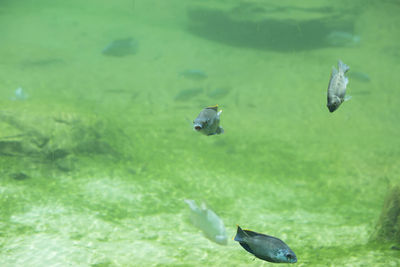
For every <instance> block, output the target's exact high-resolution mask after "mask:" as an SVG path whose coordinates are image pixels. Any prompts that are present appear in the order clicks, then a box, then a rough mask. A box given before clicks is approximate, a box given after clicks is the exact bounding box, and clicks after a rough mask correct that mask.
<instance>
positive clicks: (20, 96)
mask: <svg viewBox="0 0 400 267" xmlns="http://www.w3.org/2000/svg"><path fill="white" fill-rule="evenodd" d="M28 97H29V95H28V94H27V93H26V92H25V91H24V89H22V87H18V88H17V89H15V91H14V93H13V96H12V97H11V100H13V101H21V100H26V99H28Z"/></svg>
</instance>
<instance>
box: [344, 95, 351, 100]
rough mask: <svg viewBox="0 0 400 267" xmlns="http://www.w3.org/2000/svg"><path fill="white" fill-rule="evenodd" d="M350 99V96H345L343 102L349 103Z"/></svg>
mask: <svg viewBox="0 0 400 267" xmlns="http://www.w3.org/2000/svg"><path fill="white" fill-rule="evenodd" d="M351 98H352V96H351V95H347V96H345V97H344V101H349V100H350V99H351Z"/></svg>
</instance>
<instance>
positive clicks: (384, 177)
mask: <svg viewBox="0 0 400 267" xmlns="http://www.w3.org/2000/svg"><path fill="white" fill-rule="evenodd" d="M341 3H343V6H346V9H347V7H349V9H348V10H350V11H348V13H351V14H352V15H353V17H354V18H353V19H352V23H354V24H353V26H354V30H355V31H356V32H357V34H360V35H361V37H362V39H361V42H360V45H359V46H358V47H357V49H355V48H327V47H320V45H319V44H316V45H318V46H319V47H320V49H318V50H313V49H303V50H302V51H301V52H299V51H296V49H293V50H290V49H287V48H288V47H289V48H295V43H291V44H287V45H285V46H284V48H285V49H283V50H284V51H281V52H276V51H273V50H269V49H266V48H262V49H259V46H260V42H258V43H252V42H251V39H250V40H240V39H238V38H240V36H238V35H235V36H233V34H235V31H234V29H232V28H229V27H230V25H228V24H225V21H226V20H225V21H222V22H221V23H222V24H223V25H222V26H224V27H228V28H227V29H228V30H229V32H228V33H224V34H223V35H222V37H227V34H229V35H230V36H228V37H230V38H231V40H233V41H234V43H232V42H231V43H230V41H229V38H224V39H223V41H222V42H218V40H216V39H218V38H208V39H207V36H210V35H207V34H210V33H207V32H204V29H202V31H203V32H201V34H199V33H197V34H192V33H193V32H192V33H191V32H190V31H189V30H188V27H187V26H191V27H192V26H193V24H195V23H196V21H193V20H192V18H188V17H187V14H188V13H187V10H188V8H190V9H191V10H193V8H194V9H199V8H198V6H203V7H205V8H207V10H208V11H209V14H212V19H214V20H218V17H216V16H215V14H217V13H218V12H220V13H221V12H222V13H223V14H229V16H230V17H229V19H231V20H234V22H235V23H241V24H240V25H241V26H243V25H244V26H245V28H246V27H247V28H248V27H251V25H256V24H257V21H261V22H262V23H261V28H260V29H259V30H261V31H265V29H266V28H265V24H264V23H263V21H265V18H266V17H268V16H274V21H279V20H280V19H279V17H280V16H284V14H283V13H284V12H283V13H282V12H276V10H290V16H293V17H295V18H296V19H301V18H302V16H307V17H308V16H310V17H313V19H314V18H315V19H317V16H322V17H323V16H325V15H324V14H326V13H329V12H330V10H334V11H335V12H336V13H337V14H340V12H342V11H343V9H342V8H336V7H337V5H335V6H332V5H331V4H330V3H329V2H328V1H322V2H321V1H313V2H312V3H311V2H310V3H307V4H302V3H298V2H296V1H289V2H288V5H285V4H281V5H282V6H277V7H274V6H272V7H271V5H268V6H266V7H264V6H262V5H263V3H261V2H260V1H251V3H250V6H255V7H257V14H256V15H257V16H256V17H254V18H251V16H249V14H248V13H246V12H254V10H255V9H251V8H249V9H246V10H244V11H245V14H243V13H242V14H241V15H240V16H236V17H234V13H235V12H238V10H237V6H238V3H237V2H235V1H232V2H231V1H224V2H218V3H216V2H213V1H201V3H200V1H193V3H192V2H187V3H186V2H185V4H182V1H170V2H169V3H168V4H167V3H164V2H160V1H150V2H148V3H147V2H146V3H145V2H141V1H136V4H135V10H134V12H133V11H132V10H130V9H128V8H127V6H126V4H127V2H126V1H125V2H124V1H116V2H115V3H114V4H113V7H112V8H111V9H110V6H109V5H108V3H106V2H102V1H100V2H99V1H96V2H94V1H88V2H85V3H82V2H79V3H78V2H76V1H72V2H68V3H58V4H54V3H51V4H52V5H51V6H50V5H49V2H46V1H39V2H35V4H33V3H30V2H25V3H24V2H18V3H17V2H15V3H14V2H7V3H6V4H5V3H4V5H3V6H2V7H1V8H2V9H1V10H4V12H0V21H1V22H2V25H5V26H3V34H4V39H3V43H2V47H1V48H0V55H1V56H2V58H3V61H2V65H1V69H2V71H1V72H0V78H1V88H2V90H1V92H0V93H1V96H2V99H1V104H2V111H3V110H4V111H5V112H4V113H1V116H0V130H1V133H0V156H1V157H0V166H1V170H0V248H1V251H0V256H1V257H0V265H1V266H26V265H27V264H29V266H52V265H61V266H68V265H69V266H92V265H93V266H246V265H249V264H256V265H258V264H262V262H261V261H258V260H257V261H253V259H252V258H251V257H250V258H249V257H248V255H247V254H246V253H245V252H244V251H242V250H241V248H240V247H239V246H238V245H237V244H235V243H234V242H233V241H232V242H231V240H229V241H228V245H227V246H226V247H223V248H221V247H220V246H218V245H216V244H213V243H212V242H210V241H209V240H207V239H206V238H204V237H203V236H202V235H201V233H199V232H198V231H196V230H195V229H193V227H192V226H191V225H190V223H189V222H187V220H186V215H187V214H186V213H187V207H186V206H185V203H184V199H187V198H189V199H195V200H196V201H199V202H201V201H205V202H207V204H209V205H210V206H211V207H213V210H214V211H215V212H216V213H217V214H218V215H219V216H220V217H221V219H223V221H224V224H225V226H226V230H227V234H228V236H229V237H233V236H234V233H235V225H236V224H239V225H246V226H247V227H249V228H251V229H257V230H258V231H260V232H263V233H266V234H270V235H273V236H277V237H279V238H282V239H284V240H285V242H288V244H290V246H291V248H292V249H293V250H294V251H295V253H296V255H297V256H298V258H299V261H298V263H297V265H299V266H326V265H331V266H396V265H398V264H399V255H398V251H397V250H395V249H391V247H392V244H394V243H396V242H394V240H392V239H390V238H391V235H392V236H394V237H396V238H397V234H398V228H396V227H398V223H397V222H395V219H396V216H395V213H393V212H392V208H391V207H395V205H392V204H386V205H384V204H383V202H384V198H385V194H386V193H385V192H386V188H387V184H389V183H391V184H398V177H400V176H399V175H400V167H399V164H398V162H399V159H400V150H399V147H400V143H399V138H398V133H399V131H400V128H399V116H398V102H397V101H396V99H398V98H399V92H398V90H396V88H397V87H396V86H397V81H396V80H395V79H394V78H393V75H392V74H393V73H397V72H399V71H400V70H399V67H398V58H399V55H398V47H397V46H396V43H398V42H397V41H398V40H397V39H396V38H397V36H398V35H397V32H396V31H395V28H394V27H393V25H399V24H400V21H399V20H398V19H397V17H398V16H395V15H396V14H397V13H398V8H397V7H396V6H392V5H391V4H390V3H389V2H385V3H383V4H379V6H377V4H374V3H373V2H368V3H367V4H365V2H364V1H362V3H361V2H358V1H354V2H352V3H348V2H346V3H345V2H344V1H343V2H341ZM357 3H358V4H357ZM361 4H362V8H358V9H357V7H360V5H361ZM260 5H261V7H262V8H261V7H260ZM301 5H304V6H301ZM325 5H326V7H325V9H324V6H325ZM349 5H350V6H349ZM150 6H151V10H152V13H151V16H149V13H148V12H146V10H148V8H149V7H150ZM339 6H340V5H339ZM350 7H351V8H350ZM214 8H215V9H216V10H221V9H222V10H223V11H218V12H212V13H210V12H211V11H210V10H212V9H214ZM235 8H236V9H235ZM321 8H322V9H323V10H326V12H322V13H323V14H321V13H320V12H319V11H318V12H316V10H321ZM302 9H307V10H308V11H305V12H303V11H302ZM166 10H168V11H170V10H173V13H170V12H166ZM355 10H357V12H356V11H355ZM5 11H7V12H5ZM33 11H35V12H33ZM229 12H232V13H229ZM388 12H389V13H390V14H392V15H393V16H388V15H387V13H388ZM348 13H346V14H348ZM27 14H30V15H29V16H27ZM88 14H90V15H88ZM171 14H173V16H172V15H171ZM178 14H179V16H178V17H177V18H176V16H175V15H178ZM236 14H237V13H236ZM250 15H251V14H250ZM88 16H89V17H88ZM286 16H287V15H286ZM346 16H347V15H346ZM225 19H226V17H225ZM249 19H250V20H251V21H250V22H251V23H248V24H246V20H249ZM318 19H319V20H321V18H318ZM307 20H308V18H307ZM198 22H199V23H201V24H202V25H204V24H207V23H210V21H208V22H204V21H203V22H202V21H198ZM378 22H379V23H378ZM189 24H190V25H189ZM285 25H288V22H287V21H286V22H285ZM293 25H294V24H293ZM293 25H289V26H290V27H292V26H293ZM299 25H305V24H301V23H300V24H299ZM22 26H23V27H22ZM200 26H201V25H200ZM219 26H221V25H219ZM294 26H295V27H296V30H298V28H297V26H296V25H294ZM294 26H293V27H294ZM307 27H308V28H307V29H308V30H309V29H310V25H308V24H307ZM293 29H294V28H293ZM254 32H257V28H254V29H253V28H252V29H251V31H250V33H254ZM32 33H35V34H34V35H33V34H32ZM150 33H151V34H150ZM377 33H379V36H380V38H377V36H376V34H377ZM307 34H310V33H309V32H307ZM119 36H135V38H137V39H138V41H139V42H140V44H141V49H140V51H138V52H137V53H136V54H135V55H134V56H131V57H126V58H107V57H104V56H102V55H101V49H102V48H103V46H104V44H105V43H107V42H109V41H110V40H113V39H115V38H118V37H119ZM50 37H51V38H50ZM213 37H215V36H213ZM260 38H262V41H265V42H271V40H267V39H265V36H263V37H260ZM282 38H283V37H282ZM213 39H214V40H213ZM160 40H162V41H160ZM301 40H302V41H303V42H302V45H305V43H306V41H305V39H304V37H301ZM261 43H262V42H261ZM27 44H29V45H27ZM237 44H241V46H240V45H239V46H238V45H237ZM254 47H256V49H253V48H254ZM275 48H277V47H276V46H275ZM275 48H274V50H277V49H275ZM278 50H279V49H278ZM289 50H290V51H289ZM365 55H368V57H366V56H365ZM46 58H47V59H52V58H54V59H60V61H61V62H62V64H58V63H57V64H53V62H50V65H49V64H47V62H46V61H44V63H46V64H41V61H40V60H41V59H46ZM338 58H340V59H342V60H344V61H345V62H348V64H349V65H350V67H352V66H355V65H358V66H362V70H363V71H365V72H366V73H368V74H370V75H371V77H374V79H373V80H371V81H370V82H369V83H363V84H362V87H363V88H362V89H363V90H368V91H370V92H371V93H370V94H367V95H363V96H362V99H361V97H356V96H354V97H353V99H352V100H351V101H349V102H348V103H346V105H345V106H343V107H341V109H340V110H339V111H338V112H337V113H335V114H333V115H332V114H329V112H328V111H327V110H326V106H325V105H326V91H325V90H326V86H327V83H328V80H327V79H328V78H329V73H330V68H331V65H334V64H335V62H336V61H337V59H338ZM24 62H39V64H35V65H34V66H32V67H29V66H28V67H23V68H21V64H22V65H23V64H25V63H24ZM371 62H374V64H371ZM188 67H193V68H194V67H201V69H204V71H205V72H206V73H210V74H211V73H212V75H210V76H209V77H208V78H207V79H206V80H204V81H201V82H202V84H201V86H204V92H203V91H202V92H200V93H199V94H196V95H193V92H191V93H190V94H188V95H187V96H185V97H184V98H183V100H182V101H175V100H174V96H176V95H177V93H178V92H179V90H180V89H183V88H195V87H198V86H199V84H198V83H199V81H192V80H189V79H181V78H180V77H179V75H178V73H179V72H180V71H182V69H185V68H188ZM360 84H361V83H358V85H357V83H356V82H354V83H353V82H352V80H351V79H350V83H349V94H351V93H350V92H351V91H352V90H354V91H357V90H361V89H360V88H359V87H358V86H359V85H360ZM221 85H222V87H221ZM224 85H229V86H231V87H232V89H230V88H231V87H224ZM18 86H21V87H22V88H24V89H25V88H27V89H29V98H28V99H26V100H24V101H23V102H13V101H12V100H10V97H11V95H10V94H11V93H12V92H13V90H15V88H17V87H18ZM214 88H216V89H214ZM218 88H222V89H218ZM224 88H229V89H224ZM110 92H123V94H120V93H118V94H117V93H113V94H110ZM217 103H218V104H219V105H220V106H221V107H222V109H223V114H222V116H221V125H223V126H224V129H225V133H224V134H223V135H221V136H213V137H206V136H201V135H198V134H196V133H195V132H194V131H193V130H192V129H191V125H190V123H187V121H192V120H193V119H194V118H195V116H197V113H198V110H199V108H203V107H204V106H208V105H214V104H217ZM397 188H398V187H397ZM396 190H397V191H398V189H396ZM390 195H393V194H389V198H393V199H394V197H390ZM389 203H394V202H393V201H392V202H390V201H389ZM382 205H384V207H386V208H384V210H383V211H382ZM379 214H382V215H381V218H383V219H381V220H378V218H379ZM377 221H378V225H385V227H384V228H379V227H378V228H374V227H375V224H376V222H377ZM380 222H382V224H380ZM375 229H383V230H375ZM375 231H376V232H377V233H379V234H376V235H374V233H375ZM371 235H372V236H379V238H378V239H373V238H371ZM388 237H390V238H388Z"/></svg>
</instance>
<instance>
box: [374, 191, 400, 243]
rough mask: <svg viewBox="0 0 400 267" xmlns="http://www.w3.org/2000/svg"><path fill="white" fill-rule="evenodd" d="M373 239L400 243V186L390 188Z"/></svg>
mask: <svg viewBox="0 0 400 267" xmlns="http://www.w3.org/2000/svg"><path fill="white" fill-rule="evenodd" d="M371 240H377V241H389V242H396V243H399V244H400V186H398V185H397V186H393V187H392V188H390V190H389V193H388V195H387V196H386V199H385V203H384V205H383V209H382V212H381V215H380V218H379V221H378V223H377V225H376V228H375V232H374V233H373V234H372V236H371Z"/></svg>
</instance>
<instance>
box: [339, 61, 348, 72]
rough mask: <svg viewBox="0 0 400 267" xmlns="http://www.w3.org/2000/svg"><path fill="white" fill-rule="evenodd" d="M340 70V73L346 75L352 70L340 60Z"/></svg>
mask: <svg viewBox="0 0 400 267" xmlns="http://www.w3.org/2000/svg"><path fill="white" fill-rule="evenodd" d="M338 68H339V71H340V70H342V71H343V73H346V72H347V71H348V70H349V69H350V67H349V66H348V65H346V64H344V63H343V61H341V60H340V59H339V61H338Z"/></svg>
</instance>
